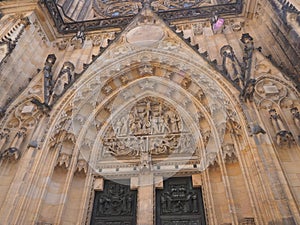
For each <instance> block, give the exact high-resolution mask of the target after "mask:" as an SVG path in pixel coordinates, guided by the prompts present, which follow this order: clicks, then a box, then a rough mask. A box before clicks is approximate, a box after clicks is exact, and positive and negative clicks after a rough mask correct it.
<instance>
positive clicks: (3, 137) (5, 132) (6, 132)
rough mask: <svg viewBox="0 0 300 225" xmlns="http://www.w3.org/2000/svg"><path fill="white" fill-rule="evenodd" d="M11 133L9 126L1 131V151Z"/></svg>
mask: <svg viewBox="0 0 300 225" xmlns="http://www.w3.org/2000/svg"><path fill="white" fill-rule="evenodd" d="M9 133H10V130H9V129H7V128H4V129H3V130H2V131H1V132H0V152H1V149H2V148H3V146H4V145H5V143H6V142H7V141H8V138H9Z"/></svg>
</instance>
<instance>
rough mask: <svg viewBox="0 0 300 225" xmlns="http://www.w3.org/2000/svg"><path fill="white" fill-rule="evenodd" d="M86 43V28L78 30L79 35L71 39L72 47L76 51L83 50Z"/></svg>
mask: <svg viewBox="0 0 300 225" xmlns="http://www.w3.org/2000/svg"><path fill="white" fill-rule="evenodd" d="M84 41H85V33H84V27H81V28H79V29H78V31H77V33H76V34H75V35H74V36H73V37H72V39H71V45H73V46H74V48H75V49H79V48H82V46H83V44H84Z"/></svg>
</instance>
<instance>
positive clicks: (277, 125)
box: [269, 109, 285, 133]
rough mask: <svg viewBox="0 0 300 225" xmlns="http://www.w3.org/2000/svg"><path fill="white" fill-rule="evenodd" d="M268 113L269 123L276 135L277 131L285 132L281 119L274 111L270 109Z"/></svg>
mask: <svg viewBox="0 0 300 225" xmlns="http://www.w3.org/2000/svg"><path fill="white" fill-rule="evenodd" d="M269 113H270V120H271V123H272V125H273V127H274V129H275V131H276V133H278V132H279V131H283V130H285V127H284V125H283V122H282V119H281V117H280V115H279V114H278V113H277V112H276V110H275V109H270V110H269Z"/></svg>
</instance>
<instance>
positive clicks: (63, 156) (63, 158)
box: [56, 153, 71, 169]
mask: <svg viewBox="0 0 300 225" xmlns="http://www.w3.org/2000/svg"><path fill="white" fill-rule="evenodd" d="M70 161H71V155H70V154H67V153H60V154H59V156H58V159H57V163H56V166H59V167H64V168H66V169H68V168H69V166H70Z"/></svg>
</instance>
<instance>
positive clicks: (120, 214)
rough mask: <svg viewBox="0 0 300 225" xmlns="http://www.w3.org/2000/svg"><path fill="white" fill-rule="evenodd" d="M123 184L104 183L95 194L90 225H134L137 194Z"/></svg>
mask: <svg viewBox="0 0 300 225" xmlns="http://www.w3.org/2000/svg"><path fill="white" fill-rule="evenodd" d="M123 183H124V182H122V184H120V183H116V182H114V181H105V183H104V190H103V191H96V192H95V198H94V207H93V213H92V219H91V225H136V202H137V193H136V191H132V190H130V186H129V185H124V184H123ZM128 184H129V181H128Z"/></svg>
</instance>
